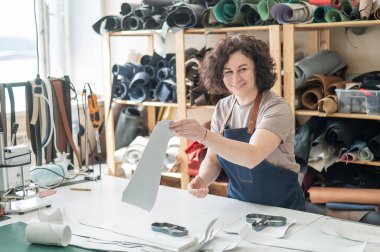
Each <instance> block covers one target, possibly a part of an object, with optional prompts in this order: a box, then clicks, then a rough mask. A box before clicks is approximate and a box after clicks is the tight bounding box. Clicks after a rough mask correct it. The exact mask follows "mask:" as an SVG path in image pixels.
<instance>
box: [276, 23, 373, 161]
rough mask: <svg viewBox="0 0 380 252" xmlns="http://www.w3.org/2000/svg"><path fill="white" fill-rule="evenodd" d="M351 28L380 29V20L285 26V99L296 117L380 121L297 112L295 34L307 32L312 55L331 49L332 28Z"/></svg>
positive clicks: (343, 114)
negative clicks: (295, 102)
mask: <svg viewBox="0 0 380 252" xmlns="http://www.w3.org/2000/svg"><path fill="white" fill-rule="evenodd" d="M351 27H380V20H370V21H349V22H336V23H313V24H286V25H283V37H284V44H283V46H284V49H283V52H284V55H283V56H284V83H283V85H284V98H285V100H287V102H288V103H289V104H290V106H291V108H292V110H293V111H294V114H295V115H296V116H318V117H336V118H349V119H362V120H380V115H367V114H347V113H334V114H330V115H327V116H326V115H325V114H324V113H321V112H318V111H313V110H305V109H301V110H296V109H295V104H294V101H295V99H296V97H295V73H294V64H295V59H294V55H295V33H296V32H297V31H304V32H305V31H307V32H308V36H309V48H308V55H312V54H314V53H316V52H318V51H320V50H328V49H330V36H331V34H330V31H331V29H332V28H343V29H344V28H351ZM352 163H355V164H363V165H372V166H380V162H379V161H374V162H366V161H355V162H352Z"/></svg>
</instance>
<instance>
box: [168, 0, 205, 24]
mask: <svg viewBox="0 0 380 252" xmlns="http://www.w3.org/2000/svg"><path fill="white" fill-rule="evenodd" d="M204 9H205V7H204V6H202V5H196V4H185V3H182V2H181V3H177V4H176V5H173V6H172V7H171V9H170V11H169V13H168V15H167V17H166V23H167V24H168V26H169V27H178V28H192V27H198V26H200V20H201V17H202V12H203V10H204Z"/></svg>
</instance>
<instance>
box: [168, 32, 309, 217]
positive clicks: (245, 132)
mask: <svg viewBox="0 0 380 252" xmlns="http://www.w3.org/2000/svg"><path fill="white" fill-rule="evenodd" d="M274 68H275V64H274V61H273V59H272V58H271V56H270V54H269V49H268V47H267V45H266V44H265V43H264V42H263V41H260V40H257V39H255V38H254V37H252V36H245V35H240V36H233V37H229V38H226V39H223V40H221V41H220V42H219V43H218V45H217V46H216V48H214V49H213V50H212V51H211V52H210V53H209V54H208V55H207V56H206V59H205V61H204V62H203V65H202V68H201V72H200V74H201V78H202V80H203V83H204V85H205V87H206V88H207V90H208V91H209V92H210V93H213V94H221V93H226V92H228V93H230V94H231V95H230V96H227V97H226V98H224V99H222V100H220V101H219V103H218V104H217V105H216V109H215V112H214V114H213V117H212V121H211V131H210V130H207V129H205V128H203V127H202V126H201V125H200V124H199V123H198V122H197V121H196V120H192V119H184V120H179V121H175V122H172V123H171V125H170V129H171V130H172V131H173V132H174V133H175V134H177V135H178V136H182V137H187V138H189V139H191V140H194V141H199V142H201V143H203V144H204V145H206V146H207V147H208V151H207V155H206V157H205V159H204V161H203V162H202V164H201V167H200V170H199V174H198V175H197V176H196V177H195V178H194V179H193V180H192V181H191V183H189V185H188V190H189V191H190V193H191V194H193V195H194V196H196V197H201V198H202V197H205V196H206V195H207V194H208V192H209V189H208V186H209V185H210V184H211V183H212V182H213V181H214V180H215V179H216V178H217V176H218V174H219V172H220V171H221V169H223V170H224V171H225V172H226V174H227V176H228V178H229V183H228V197H230V198H235V199H238V200H243V201H248V202H253V203H259V204H265V205H271V206H278V207H284V208H290V209H296V210H304V207H305V201H304V197H303V192H302V189H301V187H300V185H299V182H298V175H297V173H298V172H299V165H298V164H297V163H296V162H295V158H294V122H293V116H292V111H291V109H290V107H289V105H288V104H287V103H286V102H285V100H284V99H283V98H282V97H280V96H278V95H276V94H275V93H273V92H272V91H270V89H271V87H272V86H273V84H274V82H275V81H276V78H277V77H276V74H275V72H274Z"/></svg>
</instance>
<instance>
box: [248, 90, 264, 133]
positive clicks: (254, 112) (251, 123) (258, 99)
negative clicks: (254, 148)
mask: <svg viewBox="0 0 380 252" xmlns="http://www.w3.org/2000/svg"><path fill="white" fill-rule="evenodd" d="M261 98H262V93H261V92H259V93H258V94H257V96H256V99H255V104H254V105H253V109H252V112H251V118H250V119H249V123H248V129H247V133H248V134H253V132H254V131H255V126H256V119H257V113H258V111H259V106H260V103H261Z"/></svg>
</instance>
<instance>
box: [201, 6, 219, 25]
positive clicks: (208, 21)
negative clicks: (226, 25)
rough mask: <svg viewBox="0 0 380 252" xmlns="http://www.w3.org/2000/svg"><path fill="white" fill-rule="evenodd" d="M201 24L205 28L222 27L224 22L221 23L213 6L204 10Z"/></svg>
mask: <svg viewBox="0 0 380 252" xmlns="http://www.w3.org/2000/svg"><path fill="white" fill-rule="evenodd" d="M200 22H201V25H202V26H203V27H205V28H219V27H222V26H223V24H222V23H220V22H219V21H218V20H217V19H216V18H215V15H214V12H213V11H212V8H211V7H210V8H207V9H205V10H204V11H203V12H202V16H201V21H200Z"/></svg>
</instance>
